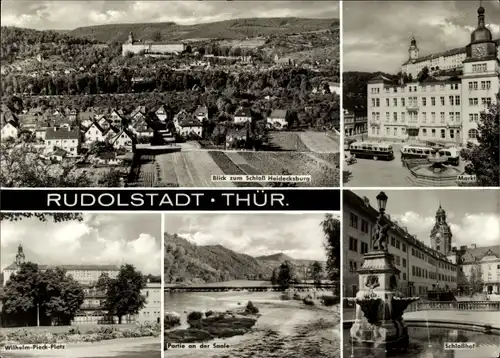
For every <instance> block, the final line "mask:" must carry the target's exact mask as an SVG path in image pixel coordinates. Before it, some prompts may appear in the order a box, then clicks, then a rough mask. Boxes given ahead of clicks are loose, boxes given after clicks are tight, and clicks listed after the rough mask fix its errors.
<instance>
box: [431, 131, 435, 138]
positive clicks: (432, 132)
mask: <svg viewBox="0 0 500 358" xmlns="http://www.w3.org/2000/svg"><path fill="white" fill-rule="evenodd" d="M431 134H432V137H435V136H436V130H435V129H432V130H431Z"/></svg>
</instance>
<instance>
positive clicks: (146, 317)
mask: <svg viewBox="0 0 500 358" xmlns="http://www.w3.org/2000/svg"><path fill="white" fill-rule="evenodd" d="M25 258H26V257H25V254H24V250H23V247H22V246H21V245H19V247H18V251H17V254H16V257H15V261H14V262H13V263H12V264H11V265H9V266H7V267H6V268H5V269H4V270H3V282H2V287H3V286H5V284H6V283H7V281H8V280H9V279H10V277H11V276H12V275H13V274H15V273H17V272H18V270H19V268H20V266H21V265H22V264H23V263H24V262H25ZM56 267H60V268H62V269H64V270H66V274H67V275H70V276H71V277H73V279H74V280H75V281H77V282H78V283H79V284H81V285H82V286H83V291H84V301H83V303H82V305H81V307H80V310H79V312H77V314H76V315H75V317H74V319H73V321H72V324H107V323H118V318H117V317H109V316H108V315H107V314H106V312H105V311H104V309H103V307H102V306H103V301H104V300H105V299H106V295H105V294H104V293H103V292H101V291H99V290H98V289H97V288H96V287H95V285H96V283H97V281H98V280H99V278H100V277H101V275H107V276H108V277H109V278H116V277H117V276H118V273H119V271H120V269H119V267H118V266H116V265H38V268H39V269H40V271H46V270H49V269H55V268H56ZM142 294H143V295H145V296H146V305H145V306H144V308H143V309H142V310H141V311H140V312H139V313H138V314H137V315H135V316H134V315H128V316H125V317H123V318H122V323H133V322H141V323H144V322H146V321H148V322H159V318H160V312H161V309H160V308H161V287H160V283H150V282H148V283H147V285H146V288H145V289H144V290H143V291H142Z"/></svg>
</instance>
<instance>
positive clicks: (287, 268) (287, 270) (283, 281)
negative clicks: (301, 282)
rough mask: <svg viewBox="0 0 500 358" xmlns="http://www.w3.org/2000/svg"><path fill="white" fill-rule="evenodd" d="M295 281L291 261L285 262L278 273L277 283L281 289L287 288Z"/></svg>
mask: <svg viewBox="0 0 500 358" xmlns="http://www.w3.org/2000/svg"><path fill="white" fill-rule="evenodd" d="M294 280H295V274H294V270H293V266H292V264H291V262H290V261H285V262H283V263H282V264H281V265H280V267H279V271H278V277H277V283H278V285H280V286H281V287H284V288H287V287H288V286H290V284H291V283H293V282H294Z"/></svg>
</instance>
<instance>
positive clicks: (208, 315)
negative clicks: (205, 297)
mask: <svg viewBox="0 0 500 358" xmlns="http://www.w3.org/2000/svg"><path fill="white" fill-rule="evenodd" d="M213 314H214V312H213V311H207V312H205V317H210V316H211V315H213Z"/></svg>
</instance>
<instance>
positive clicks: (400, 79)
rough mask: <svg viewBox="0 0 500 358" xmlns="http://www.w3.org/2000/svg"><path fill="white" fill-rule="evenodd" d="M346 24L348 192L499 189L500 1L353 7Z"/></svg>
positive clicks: (357, 3)
mask: <svg viewBox="0 0 500 358" xmlns="http://www.w3.org/2000/svg"><path fill="white" fill-rule="evenodd" d="M396 14H397V15H396ZM342 19H343V20H342V21H343V22H342V23H343V29H342V31H343V32H342V34H343V37H342V49H343V58H342V63H343V80H342V82H343V113H344V114H343V115H344V117H343V118H344V122H343V123H344V128H343V132H344V135H345V137H344V143H343V146H344V158H343V160H344V167H343V178H344V181H343V183H344V185H345V186H349V187H352V188H354V187H417V186H424V187H457V186H480V187H498V186H500V179H499V171H498V168H499V137H500V131H499V113H500V111H499V103H500V101H499V95H500V60H499V58H500V55H499V54H500V25H499V23H500V22H499V19H500V2H498V1H463V0H460V1H346V2H345V3H343V18H342Z"/></svg>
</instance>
